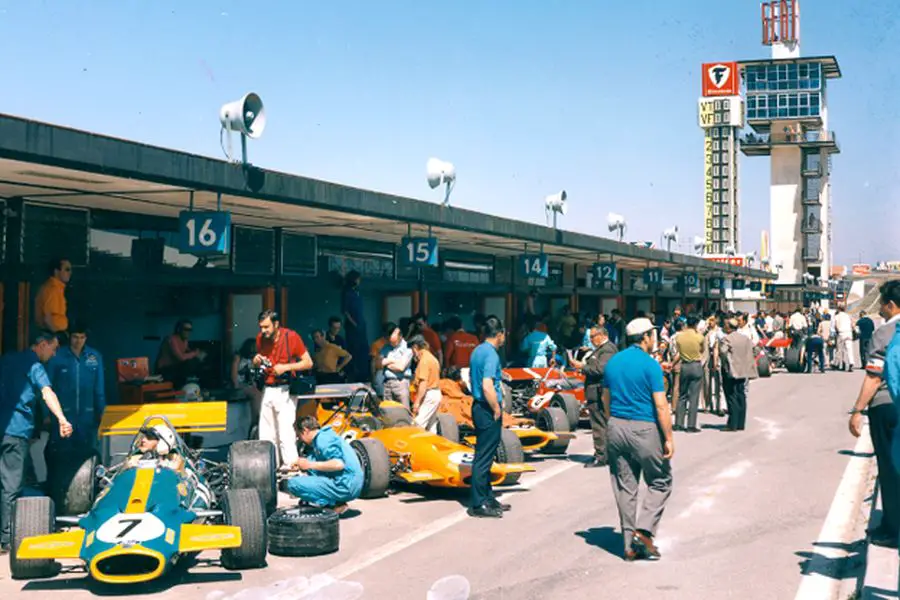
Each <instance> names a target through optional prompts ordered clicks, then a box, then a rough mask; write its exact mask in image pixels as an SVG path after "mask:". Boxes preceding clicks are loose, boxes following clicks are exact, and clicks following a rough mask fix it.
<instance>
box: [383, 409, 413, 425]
mask: <svg viewBox="0 0 900 600" xmlns="http://www.w3.org/2000/svg"><path fill="white" fill-rule="evenodd" d="M381 421H382V422H383V423H384V426H385V427H403V426H406V425H412V423H413V418H412V413H410V412H409V409H408V408H406V407H405V406H382V407H381Z"/></svg>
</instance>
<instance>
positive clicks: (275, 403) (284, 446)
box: [253, 310, 313, 466]
mask: <svg viewBox="0 0 900 600" xmlns="http://www.w3.org/2000/svg"><path fill="white" fill-rule="evenodd" d="M258 322H259V335H257V336H256V348H257V352H258V353H259V354H257V355H256V356H254V357H253V365H254V366H255V367H258V368H260V367H262V368H264V371H263V373H264V379H263V396H262V402H261V404H260V411H259V439H260V440H265V441H268V442H272V443H273V444H275V450H276V453H277V455H278V457H279V464H280V465H282V466H289V465H292V464H294V462H295V461H296V460H297V433H296V432H295V431H294V422H295V421H296V420H297V399H296V398H295V397H292V396H291V389H290V388H291V385H290V384H291V380H292V377H294V375H293V374H294V373H296V372H297V371H308V370H309V369H311V368H312V366H313V361H312V358H310V356H309V352H308V351H307V350H306V345H305V344H304V343H303V340H302V339H301V338H300V335H299V334H297V332H295V331H292V330H290V329H288V328H287V327H282V326H281V321H280V319H279V317H278V313H277V312H275V311H274V310H264V311H262V312H261V313H260V314H259V319H258Z"/></svg>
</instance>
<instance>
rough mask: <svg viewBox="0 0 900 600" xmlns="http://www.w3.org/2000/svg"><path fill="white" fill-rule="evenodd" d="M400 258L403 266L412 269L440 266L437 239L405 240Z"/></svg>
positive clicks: (407, 238)
mask: <svg viewBox="0 0 900 600" xmlns="http://www.w3.org/2000/svg"><path fill="white" fill-rule="evenodd" d="M400 256H401V258H402V260H403V264H405V265H407V266H412V267H436V266H438V241H437V238H433V237H428V238H413V237H406V238H403V242H402V248H401V252H400Z"/></svg>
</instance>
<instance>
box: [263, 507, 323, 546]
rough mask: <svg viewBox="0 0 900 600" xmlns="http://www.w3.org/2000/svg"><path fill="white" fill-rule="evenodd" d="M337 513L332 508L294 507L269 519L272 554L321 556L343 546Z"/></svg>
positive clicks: (277, 512) (283, 509)
mask: <svg viewBox="0 0 900 600" xmlns="http://www.w3.org/2000/svg"><path fill="white" fill-rule="evenodd" d="M338 519H339V517H338V514H337V513H336V512H334V511H333V510H331V509H330V508H319V507H317V506H294V507H291V508H282V509H280V510H277V511H275V513H274V514H273V515H272V516H271V517H269V552H271V553H272V554H274V555H276V556H319V555H321V554H331V553H332V552H337V550H338V547H339V546H340V544H341V530H340V525H339V524H338Z"/></svg>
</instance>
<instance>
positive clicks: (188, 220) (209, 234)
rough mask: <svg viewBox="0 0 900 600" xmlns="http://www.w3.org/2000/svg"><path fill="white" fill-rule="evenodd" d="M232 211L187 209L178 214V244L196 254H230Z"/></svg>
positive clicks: (182, 248) (184, 249)
mask: <svg viewBox="0 0 900 600" xmlns="http://www.w3.org/2000/svg"><path fill="white" fill-rule="evenodd" d="M230 234H231V213H229V212H216V211H204V212H194V211H189V210H185V211H182V212H181V213H180V214H179V215H178V242H179V244H178V246H179V248H180V250H181V251H182V252H185V253H187V254H194V255H198V256H200V255H215V254H228V252H229V249H230V247H231V245H230V243H231V240H230V238H231V235H230Z"/></svg>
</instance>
